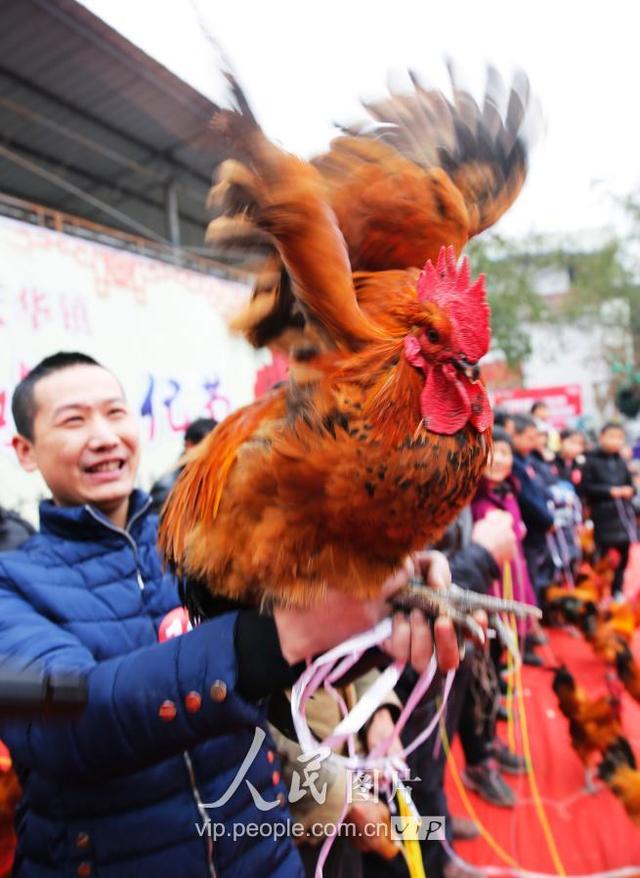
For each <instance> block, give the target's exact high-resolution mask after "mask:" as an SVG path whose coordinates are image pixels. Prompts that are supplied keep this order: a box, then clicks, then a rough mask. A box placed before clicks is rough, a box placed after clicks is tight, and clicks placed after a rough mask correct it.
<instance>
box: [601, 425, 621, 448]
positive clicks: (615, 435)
mask: <svg viewBox="0 0 640 878" xmlns="http://www.w3.org/2000/svg"><path fill="white" fill-rule="evenodd" d="M625 441H626V439H625V435H624V430H622V429H621V428H620V427H609V429H608V430H605V431H604V432H603V433H601V434H600V445H601V447H602V449H603V450H604V451H607V452H608V453H609V454H620V452H621V451H622V448H623V447H624V443H625Z"/></svg>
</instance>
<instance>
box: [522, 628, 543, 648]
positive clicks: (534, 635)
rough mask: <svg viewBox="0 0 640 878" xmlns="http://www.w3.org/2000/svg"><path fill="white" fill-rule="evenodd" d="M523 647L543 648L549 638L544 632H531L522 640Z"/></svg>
mask: <svg viewBox="0 0 640 878" xmlns="http://www.w3.org/2000/svg"><path fill="white" fill-rule="evenodd" d="M524 643H525V647H527V648H528V647H530V646H544V645H545V643H549V638H548V637H547V635H546V634H545V633H544V631H531V632H530V633H529V634H527V636H526V637H525V639H524Z"/></svg>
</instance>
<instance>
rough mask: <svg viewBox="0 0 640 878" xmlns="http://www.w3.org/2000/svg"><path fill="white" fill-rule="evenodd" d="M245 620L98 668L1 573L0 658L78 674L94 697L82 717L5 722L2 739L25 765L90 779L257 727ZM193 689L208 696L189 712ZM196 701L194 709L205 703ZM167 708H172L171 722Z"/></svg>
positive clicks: (225, 620) (219, 623)
mask: <svg viewBox="0 0 640 878" xmlns="http://www.w3.org/2000/svg"><path fill="white" fill-rule="evenodd" d="M0 569H1V568H0ZM235 623H236V614H235V613H232V614H227V615H224V616H220V617H218V618H216V619H213V620H211V621H209V622H206V623H204V624H203V625H201V626H199V627H198V628H196V629H195V630H193V631H190V632H189V633H187V634H184V635H182V636H181V637H177V638H174V639H172V640H168V641H166V642H164V643H158V644H154V645H151V646H148V647H144V648H141V649H138V650H136V651H135V652H131V653H129V654H127V655H123V656H121V657H118V658H112V659H108V660H106V661H101V662H96V661H95V660H94V658H93V656H92V655H91V653H90V652H89V651H88V650H87V649H86V648H85V647H84V646H83V644H82V643H81V642H80V641H79V640H78V639H76V638H75V637H74V636H73V635H72V634H70V633H68V632H66V631H64V630H63V629H62V628H60V627H58V626H57V625H56V624H54V623H53V622H51V621H50V620H49V619H47V618H46V617H44V616H43V615H41V614H40V613H38V612H37V610H36V609H35V608H34V607H32V606H31V605H30V604H29V603H28V602H27V601H25V600H24V598H22V597H21V596H20V595H18V594H16V593H15V592H14V591H12V589H11V586H10V583H8V582H7V581H6V580H3V579H2V577H1V576H0V655H2V656H4V657H6V658H7V659H10V660H11V661H12V664H13V666H14V667H17V668H20V667H22V668H26V667H38V668H41V669H42V670H43V671H45V672H48V673H56V672H63V671H64V672H70V671H76V672H78V673H79V674H81V675H82V676H84V677H85V678H86V681H87V684H88V692H89V698H88V705H87V707H86V709H85V710H84V712H83V714H82V715H81V716H80V717H79V718H74V719H72V720H71V719H69V720H67V719H55V720H37V721H17V720H9V719H7V718H4V719H3V720H2V721H1V722H0V738H2V739H4V740H5V742H6V743H7V745H8V746H9V748H10V750H11V752H12V755H13V758H14V760H15V761H16V764H17V765H19V766H24V767H25V768H26V769H29V768H34V769H36V770H37V771H39V772H41V773H44V774H48V775H50V776H54V777H60V778H64V777H69V776H82V777H88V776H100V775H110V774H113V773H120V772H130V771H135V770H137V769H142V768H144V767H145V766H147V765H149V764H151V763H154V762H156V761H159V760H161V759H163V758H167V757H169V756H171V755H174V754H176V753H179V752H181V751H183V750H185V749H189V748H191V747H193V746H195V745H196V744H198V743H200V742H201V741H203V740H204V739H206V738H208V737H212V736H214V735H218V734H224V733H228V732H233V731H234V730H236V729H238V728H247V726H249V727H251V726H256V725H258V724H259V723H260V720H261V717H260V711H259V709H258V708H257V707H255V706H254V705H251V704H249V703H248V702H247V701H245V700H244V699H243V698H242V697H241V696H240V695H239V694H238V692H237V691H236V681H237V664H236V657H235V647H234V631H235ZM214 683H216V684H217V685H216V686H215V687H214V689H213V694H214V696H215V698H214V697H212V696H211V694H210V692H211V691H212V689H211V687H212V685H213V684H214ZM221 684H224V685H221ZM189 693H197V694H198V695H199V696H200V698H201V707H200V709H198V710H196V711H195V712H189V711H187V710H186V709H185V697H186V696H187V695H188V694H189ZM188 701H189V703H190V706H192V707H193V703H194V701H195V702H197V698H194V697H193V696H192V697H191V698H190V699H189V700H188ZM165 702H171V704H170V705H165V710H164V711H162V712H163V713H164V715H165V718H164V719H163V718H162V717H161V715H160V713H161V710H160V708H161V706H162V705H163V704H164V703H165ZM173 707H175V716H173V717H172V716H171V715H172V714H173ZM167 717H168V718H167Z"/></svg>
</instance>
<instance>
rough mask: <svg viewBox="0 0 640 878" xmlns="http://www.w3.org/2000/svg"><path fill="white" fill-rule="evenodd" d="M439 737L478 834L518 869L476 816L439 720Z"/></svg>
mask: <svg viewBox="0 0 640 878" xmlns="http://www.w3.org/2000/svg"><path fill="white" fill-rule="evenodd" d="M440 738H441V740H442V746H443V748H444V752H445V755H446V757H447V763H448V765H449V770H450V771H451V778H452V780H453V783H454V786H455V788H456V790H457V791H458V795H459V796H460V799H461V800H462V804H463V805H464V807H465V808H466V809H467V812H468V814H469V816H470V817H471V819H472V820H473V821H474V823H476V825H477V826H478V829H479V831H480V835H481V836H482V838H484V840H485V841H486V843H487V844H488V845H489V847H490V848H491V850H492V851H494V852H495V853H496V854H497V855H498V856H499V857H500V859H501V860H503V861H504V862H505V863H508V864H509V865H510V866H515V868H516V869H519V868H520V866H519V865H518V861H517V860H514V858H513V857H512V856H511V855H510V854H508V853H507V852H506V851H505V849H504V848H503V847H501V846H500V845H499V844H498V842H497V841H496V840H495V838H494V837H493V836H492V835H491V833H490V832H489V831H488V830H487V829H485V827H484V826H483V824H482V822H481V821H480V818H479V817H478V813H477V811H476V809H475V808H474V807H473V803H472V802H471V799H470V798H469V796H468V795H467V791H466V790H465V788H464V785H463V783H462V780H461V779H460V775H459V774H458V766H457V765H456V761H455V759H454V758H453V754H452V753H451V747H450V746H449V738H448V736H447V730H446V728H445V725H444V722H443V720H442V719H441V720H440Z"/></svg>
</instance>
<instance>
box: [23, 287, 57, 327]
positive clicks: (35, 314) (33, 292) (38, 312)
mask: <svg viewBox="0 0 640 878" xmlns="http://www.w3.org/2000/svg"><path fill="white" fill-rule="evenodd" d="M20 306H21V308H22V311H23V313H24V314H25V315H26V317H27V319H28V320H29V321H30V322H31V327H32V329H40V327H41V326H43V325H44V324H45V323H48V322H50V321H51V309H50V308H49V305H48V304H47V294H46V293H43V292H42V290H38V289H35V288H34V287H23V289H22V290H21V292H20Z"/></svg>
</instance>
